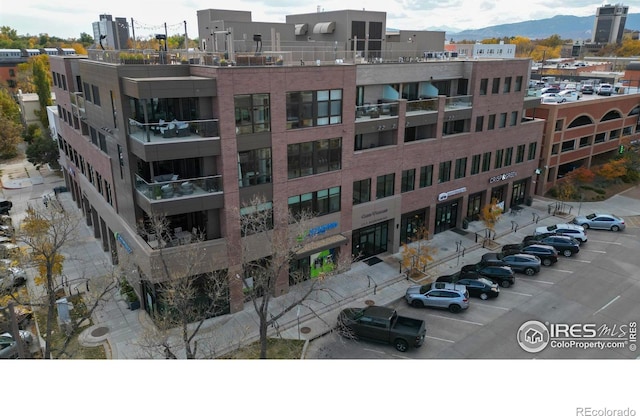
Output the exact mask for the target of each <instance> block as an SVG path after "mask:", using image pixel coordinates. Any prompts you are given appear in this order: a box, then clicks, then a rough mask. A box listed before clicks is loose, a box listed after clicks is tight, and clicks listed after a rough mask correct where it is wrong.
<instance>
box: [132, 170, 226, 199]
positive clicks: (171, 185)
mask: <svg viewBox="0 0 640 416" xmlns="http://www.w3.org/2000/svg"><path fill="white" fill-rule="evenodd" d="M177 176H178V175H172V174H167V175H160V176H156V179H157V181H153V182H147V181H146V180H145V179H144V178H142V177H141V176H139V175H136V190H137V191H138V192H139V193H140V194H141V195H143V196H144V197H145V198H147V199H148V200H149V201H156V200H166V199H175V198H182V197H190V196H198V195H206V194H210V193H221V192H222V175H214V176H205V177H201V178H188V179H174V180H163V179H165V178H169V179H173V178H177Z"/></svg>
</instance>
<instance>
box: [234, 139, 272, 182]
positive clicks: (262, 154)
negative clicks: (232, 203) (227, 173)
mask: <svg viewBox="0 0 640 416" xmlns="http://www.w3.org/2000/svg"><path fill="white" fill-rule="evenodd" d="M238 175H239V186H240V188H243V187H245V186H252V185H258V184H262V183H271V148H270V147H265V148H262V149H255V150H249V151H246V152H238Z"/></svg>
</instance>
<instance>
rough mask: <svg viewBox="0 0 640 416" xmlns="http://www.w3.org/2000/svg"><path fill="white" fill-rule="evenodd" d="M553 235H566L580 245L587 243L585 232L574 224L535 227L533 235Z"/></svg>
mask: <svg viewBox="0 0 640 416" xmlns="http://www.w3.org/2000/svg"><path fill="white" fill-rule="evenodd" d="M546 233H555V234H556V235H568V236H570V237H573V238H575V239H576V240H578V242H580V244H582V243H586V242H587V232H586V231H585V230H584V227H582V226H580V225H576V224H555V225H549V226H546V227H537V228H536V230H535V232H534V235H539V234H546Z"/></svg>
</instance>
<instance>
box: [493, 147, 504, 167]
mask: <svg viewBox="0 0 640 416" xmlns="http://www.w3.org/2000/svg"><path fill="white" fill-rule="evenodd" d="M503 155H504V149H499V150H496V160H495V161H494V165H493V168H494V169H500V168H501V167H502V157H503Z"/></svg>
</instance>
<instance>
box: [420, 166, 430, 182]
mask: <svg viewBox="0 0 640 416" xmlns="http://www.w3.org/2000/svg"><path fill="white" fill-rule="evenodd" d="M431 185H433V165H428V166H423V167H421V168H420V188H425V187H427V186H431Z"/></svg>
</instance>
